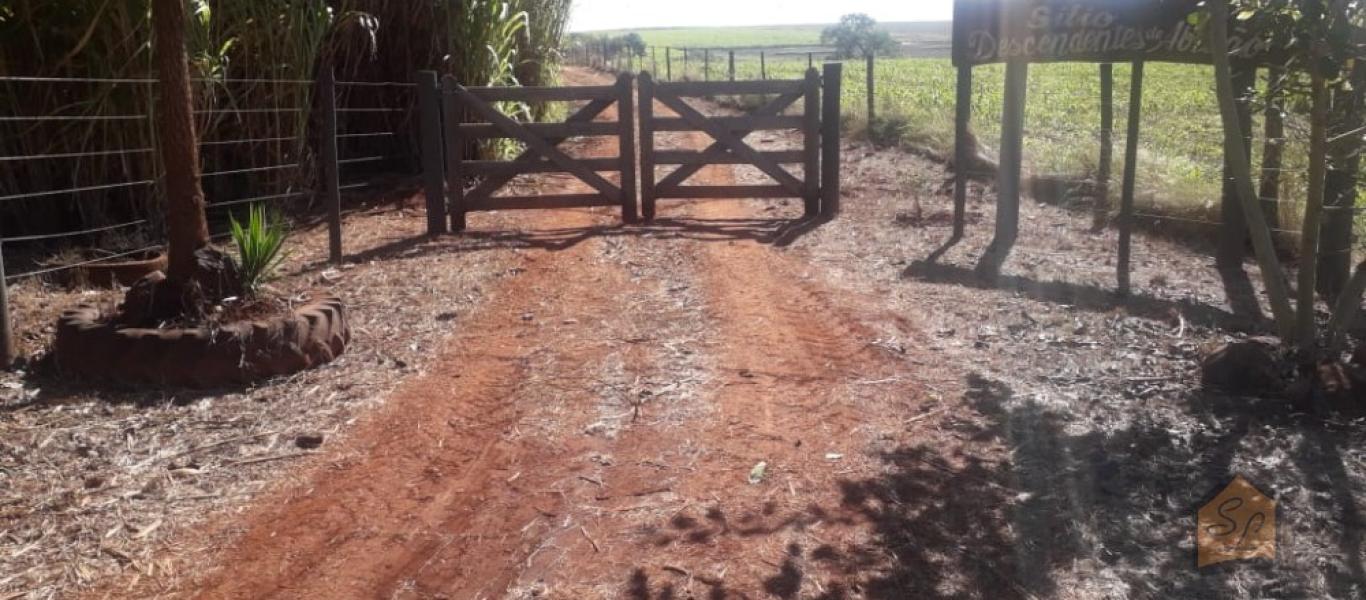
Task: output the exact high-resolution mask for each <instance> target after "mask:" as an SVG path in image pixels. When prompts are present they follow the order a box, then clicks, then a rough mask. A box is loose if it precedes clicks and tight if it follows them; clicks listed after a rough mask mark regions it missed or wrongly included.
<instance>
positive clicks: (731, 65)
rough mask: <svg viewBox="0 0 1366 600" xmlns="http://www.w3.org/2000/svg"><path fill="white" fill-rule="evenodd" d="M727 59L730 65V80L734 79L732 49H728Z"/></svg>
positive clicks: (733, 53)
mask: <svg viewBox="0 0 1366 600" xmlns="http://www.w3.org/2000/svg"><path fill="white" fill-rule="evenodd" d="M727 60H729V61H730V66H729V70H730V80H731V81H735V51H734V50H730V51H729V58H728V59H727Z"/></svg>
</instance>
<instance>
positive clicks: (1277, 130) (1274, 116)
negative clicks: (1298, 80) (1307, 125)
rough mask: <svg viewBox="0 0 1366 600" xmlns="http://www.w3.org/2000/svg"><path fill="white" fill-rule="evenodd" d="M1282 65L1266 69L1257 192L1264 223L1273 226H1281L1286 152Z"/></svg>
mask: <svg viewBox="0 0 1366 600" xmlns="http://www.w3.org/2000/svg"><path fill="white" fill-rule="evenodd" d="M1285 76H1286V74H1285V69H1284V68H1280V67H1273V68H1270V69H1267V71H1266V81H1267V83H1266V142H1265V143H1264V144H1263V145H1262V181H1261V190H1260V192H1259V193H1258V196H1260V197H1261V199H1262V212H1263V213H1264V214H1265V215H1266V224H1267V226H1268V227H1271V228H1272V229H1277V228H1279V227H1280V226H1281V219H1280V211H1281V206H1280V205H1281V202H1280V200H1281V168H1282V165H1283V164H1284V162H1283V161H1282V159H1281V157H1282V156H1284V153H1285V94H1284V92H1283V91H1282V90H1281V88H1282V86H1283V85H1284V84H1285Z"/></svg>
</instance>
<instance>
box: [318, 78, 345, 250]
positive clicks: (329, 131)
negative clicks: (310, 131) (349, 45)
mask: <svg viewBox="0 0 1366 600" xmlns="http://www.w3.org/2000/svg"><path fill="white" fill-rule="evenodd" d="M322 75H323V80H322V90H321V93H322V104H323V137H322V139H321V140H319V142H320V143H321V144H322V151H323V189H324V190H325V193H326V194H327V249H328V258H329V259H330V260H331V261H332V263H333V264H341V262H342V258H343V256H342V218H341V164H340V163H339V162H337V161H338V159H337V74H336V73H334V72H333V71H332V68H331V67H328V68H326V69H324V70H323V73H322Z"/></svg>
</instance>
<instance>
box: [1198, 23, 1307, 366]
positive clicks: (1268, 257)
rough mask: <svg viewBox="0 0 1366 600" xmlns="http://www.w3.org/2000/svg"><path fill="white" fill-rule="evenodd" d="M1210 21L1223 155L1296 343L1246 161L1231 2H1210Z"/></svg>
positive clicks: (1275, 304)
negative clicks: (1231, 43) (1231, 51)
mask: <svg viewBox="0 0 1366 600" xmlns="http://www.w3.org/2000/svg"><path fill="white" fill-rule="evenodd" d="M1210 17H1211V18H1210V57H1211V58H1212V59H1213V62H1214V83H1215V87H1216V88H1217V91H1218V97H1219V114H1220V116H1221V117H1222V118H1223V124H1224V151H1225V154H1226V156H1229V157H1231V158H1232V160H1231V165H1230V166H1232V167H1233V168H1232V171H1233V182H1234V184H1235V188H1236V190H1237V192H1238V194H1237V196H1238V199H1239V200H1240V201H1241V205H1242V208H1243V212H1244V213H1245V216H1246V217H1247V224H1248V233H1249V234H1250V235H1251V236H1252V247H1253V249H1254V250H1255V251H1256V254H1257V263H1258V265H1259V266H1260V267H1261V271H1262V280H1263V281H1264V282H1265V284H1266V293H1267V296H1268V298H1269V299H1270V301H1271V313H1272V315H1274V316H1275V319H1276V329H1277V332H1278V333H1279V334H1280V336H1281V338H1282V339H1285V340H1286V341H1293V340H1294V337H1295V314H1294V308H1293V307H1291V305H1290V291H1289V289H1288V286H1287V285H1286V280H1285V271H1284V270H1283V269H1282V268H1281V262H1280V258H1279V257H1277V256H1276V248H1275V246H1274V244H1273V243H1272V240H1271V230H1270V229H1269V228H1267V226H1266V219H1265V218H1264V217H1263V216H1262V211H1261V206H1260V205H1258V203H1257V190H1256V188H1255V187H1254V186H1253V185H1252V165H1251V164H1250V163H1251V161H1250V160H1248V158H1247V152H1246V144H1245V143H1244V138H1243V133H1244V131H1243V130H1242V129H1241V127H1240V124H1239V119H1238V99H1237V97H1236V94H1235V92H1234V89H1233V73H1232V68H1231V67H1230V66H1229V58H1228V21H1229V15H1228V0H1213V1H1212V2H1210Z"/></svg>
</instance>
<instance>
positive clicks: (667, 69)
mask: <svg viewBox="0 0 1366 600" xmlns="http://www.w3.org/2000/svg"><path fill="white" fill-rule="evenodd" d="M673 53H674V49H673V48H670V47H668V46H665V47H664V79H665V80H666V81H673V80H674V56H673Z"/></svg>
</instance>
